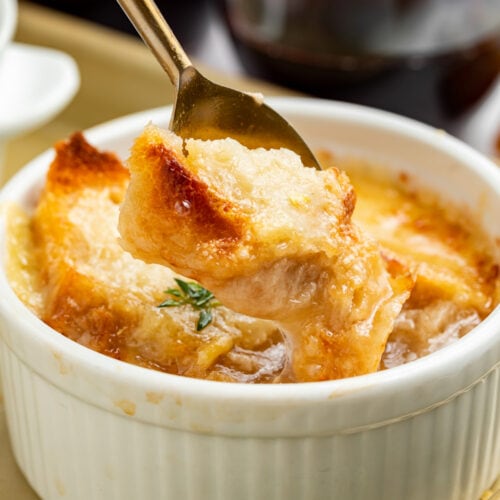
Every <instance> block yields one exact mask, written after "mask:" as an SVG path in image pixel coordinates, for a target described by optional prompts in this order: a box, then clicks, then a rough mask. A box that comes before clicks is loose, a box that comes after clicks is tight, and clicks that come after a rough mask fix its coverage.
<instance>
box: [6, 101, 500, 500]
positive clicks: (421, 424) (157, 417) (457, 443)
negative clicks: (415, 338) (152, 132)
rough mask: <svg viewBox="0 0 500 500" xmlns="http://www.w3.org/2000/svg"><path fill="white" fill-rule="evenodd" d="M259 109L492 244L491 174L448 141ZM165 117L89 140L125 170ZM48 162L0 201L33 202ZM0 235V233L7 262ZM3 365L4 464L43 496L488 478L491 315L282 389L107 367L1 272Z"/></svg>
mask: <svg viewBox="0 0 500 500" xmlns="http://www.w3.org/2000/svg"><path fill="white" fill-rule="evenodd" d="M270 103H271V104H272V105H273V106H274V107H275V108H276V109H277V110H278V111H279V112H281V113H283V114H284V115H285V116H287V117H288V118H289V119H290V121H291V122H292V123H293V124H294V125H295V126H296V127H297V128H298V129H299V131H300V132H301V133H302V134H303V135H304V136H305V137H306V138H307V140H308V141H309V142H310V143H311V145H312V146H313V147H314V148H317V147H321V148H322V147H327V148H329V149H331V150H333V151H334V152H335V153H336V154H338V155H349V156H356V157H360V158H366V159H369V160H370V161H371V162H374V163H375V164H378V165H384V166H385V167H386V168H387V169H388V170H389V171H391V172H394V173H396V172H400V171H401V170H404V171H405V172H407V173H409V174H410V176H411V177H414V178H415V180H416V184H418V185H421V186H427V187H432V188H433V189H434V190H436V191H438V192H440V193H442V196H443V198H444V199H447V200H450V201H451V202H453V203H460V204H461V205H464V206H466V207H468V209H469V211H470V212H471V213H472V214H473V215H474V216H475V220H476V221H477V224H478V225H481V226H483V227H484V228H485V229H486V230H487V231H488V233H489V234H491V236H492V237H494V238H497V241H500V240H498V238H500V225H499V222H498V220H499V219H498V216H499V214H500V172H499V171H498V168H497V167H495V166H494V165H493V164H492V163H491V162H490V161H489V160H487V159H486V158H484V157H482V156H481V155H479V154H478V153H476V152H474V151H473V150H472V149H470V148H469V147H467V146H465V145H464V144H462V143H460V142H458V141H457V140H454V139H453V138H451V137H449V136H447V135H446V134H444V133H442V132H439V131H436V130H434V129H431V128H428V127H426V126H423V125H421V124H418V123H415V122H413V121H410V120H407V119H404V118H400V117H397V116H394V115H390V114H387V113H383V112H379V111H375V110H370V109H366V108H361V107H357V106H352V105H346V104H338V103H332V102H325V101H317V100H309V99H304V100H301V99H273V100H270ZM168 114H169V110H167V109H160V110H153V111H148V112H144V113H141V114H138V115H133V116H130V117H125V118H123V119H119V120H115V121H113V122H110V123H108V124H105V125H102V126H100V127H97V128H95V129H93V130H91V131H89V132H88V133H87V137H88V138H89V139H90V141H91V142H93V143H94V144H95V145H97V146H99V147H104V148H108V149H111V150H114V151H117V152H118V153H119V154H120V155H121V156H122V157H126V155H127V150H128V148H129V146H130V145H131V142H132V139H133V137H134V136H135V135H136V134H138V132H139V131H140V130H141V129H142V127H143V126H144V125H145V124H146V123H147V122H149V121H153V122H156V123H158V124H160V125H166V124H167V122H168ZM52 156H53V153H52V152H51V151H49V152H47V153H45V154H43V155H41V156H40V157H38V158H36V159H35V160H34V161H32V162H31V163H30V164H29V165H28V166H27V167H26V168H25V169H23V170H22V171H21V172H20V173H19V174H18V175H17V176H15V177H14V178H13V179H12V180H11V181H10V182H9V183H8V185H7V186H6V187H5V188H4V190H3V192H2V193H1V195H0V201H6V200H15V201H18V202H20V203H27V204H29V202H30V200H32V199H33V195H34V193H35V192H36V191H37V190H38V189H39V186H40V185H41V183H42V181H43V174H44V171H45V169H46V168H47V166H48V164H49V162H50V160H51V158H52ZM5 237H6V236H5V234H4V228H0V247H1V258H2V261H4V260H5V255H4V254H5V249H4V247H5ZM0 320H1V323H0V328H1V337H0V338H1V340H0V368H1V373H2V380H3V390H4V399H5V406H6V412H7V420H8V427H9V431H10V436H11V441H12V446H13V449H14V454H15V456H16V459H17V461H18V463H19V465H20V467H21V469H22V470H23V472H24V474H25V475H26V477H27V478H28V481H29V482H30V483H31V485H32V486H33V488H34V489H35V490H36V491H37V492H38V494H39V495H40V496H42V497H43V498H47V499H52V498H61V497H64V498H71V499H82V500H87V499H90V498H91V499H106V500H107V499H120V500H124V499H156V498H161V499H190V500H194V499H204V500H208V499H214V500H233V499H239V500H240V499H257V500H260V499H282V500H285V499H286V500H291V499H306V500H313V499H318V500H322V499H328V498H336V499H348V500H351V499H352V500H357V499H359V500H361V499H363V500H367V499H370V500H391V499H394V500H401V499H405V500H411V499H414V500H416V499H418V500H429V499H431V500H433V499H436V500H448V499H466V500H476V499H477V498H478V497H479V495H480V494H481V492H482V491H483V490H484V489H486V488H487V487H488V486H489V485H490V484H491V483H492V482H493V480H494V479H495V477H496V476H497V475H498V474H499V472H500V434H499V430H500V397H499V395H498V393H499V379H500V371H499V361H500V308H497V309H496V310H495V311H494V312H493V313H492V314H491V315H490V316H489V317H488V318H487V319H486V320H485V321H483V322H482V323H481V324H480V325H479V326H478V327H477V328H475V329H474V330H473V331H472V332H471V333H469V334H468V335H466V336H465V337H464V338H463V339H461V340H460V341H458V342H456V343H455V344H453V345H451V346H449V347H446V348H444V349H442V350H441V351H439V352H436V353H434V354H431V355H429V356H427V357H425V358H422V359H419V360H417V361H415V362H412V363H409V364H407V365H404V366H400V367H397V368H393V369H390V370H387V371H384V372H378V373H375V374H371V375H366V376H362V377H356V378H351V379H345V380H339V381H330V382H320V383H309V384H288V385H274V386H273V385H253V386H252V385H241V384H226V383H221V382H211V381H203V380H194V379H189V378H183V377H178V376H172V375H167V374H163V373H159V372H155V371H150V370H147V369H144V368H140V367H137V366H132V365H128V364H125V363H122V362H120V361H116V360H114V359H110V358H107V357H105V356H103V355H100V354H98V353H95V352H93V351H91V350H88V349H86V348H85V347H82V346H80V345H78V344H76V343H74V342H72V341H70V340H68V339H67V338H65V337H63V336H62V335H60V334H58V333H57V332H55V331H53V330H52V329H50V328H49V327H48V326H46V325H45V324H43V323H42V322H41V321H40V320H39V319H38V318H36V317H35V316H34V315H33V314H31V313H30V312H29V311H28V310H27V309H26V308H25V307H24V305H23V304H22V303H21V302H20V301H19V300H18V299H17V298H16V296H15V295H14V293H13V292H12V290H11V289H10V287H9V285H8V283H7V281H6V277H5V274H4V272H3V270H0Z"/></svg>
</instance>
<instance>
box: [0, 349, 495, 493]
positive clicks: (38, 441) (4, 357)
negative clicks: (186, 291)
mask: <svg viewBox="0 0 500 500" xmlns="http://www.w3.org/2000/svg"><path fill="white" fill-rule="evenodd" d="M0 353H1V357H0V367H1V371H2V378H3V380H4V397H5V399H6V400H8V401H9V404H8V405H7V407H6V409H7V420H8V426H9V430H10V435H11V440H12V446H13V450H14V454H15V457H16V460H17V461H18V464H19V466H20V467H21V470H22V471H23V473H24V474H25V475H26V477H27V479H28V481H29V482H30V484H31V485H32V486H33V488H34V489H35V491H36V492H37V493H38V494H39V495H40V496H41V497H42V498H44V499H60V498H71V499H72V500H88V499H89V498H92V499H96V500H97V499H106V500H108V499H109V500H114V499H116V500H127V499H130V500H136V499H139V498H162V499H179V498H182V499H185V500H201V499H203V500H207V499H213V500H233V499H235V498H238V499H241V500H247V499H248V500H251V499H264V498H266V499H275V500H294V499H304V500H313V499H318V500H320V499H321V500H322V499H325V498H346V499H347V498H348V499H352V500H366V499H367V498H370V499H371V500H398V499H403V498H404V499H407V500H427V499H439V500H476V499H478V498H479V496H480V494H481V492H482V491H484V490H485V489H486V488H487V487H488V486H489V485H490V484H491V483H492V482H493V481H494V479H495V477H496V474H497V473H498V470H500V433H499V431H500V429H499V426H498V425H497V423H498V421H499V419H500V398H499V397H498V393H499V390H500V387H499V381H500V369H499V368H498V367H496V368H494V369H493V370H491V371H490V372H489V373H488V374H487V375H486V376H485V377H484V378H483V379H481V380H479V381H477V383H476V384H474V385H473V386H472V387H470V388H468V390H466V391H464V392H463V393H461V394H458V395H456V396H455V397H453V398H451V399H450V400H449V401H446V402H443V404H441V405H439V406H437V407H435V408H430V409H428V410H427V411H424V412H422V413H420V414H417V415H415V416H413V417H409V418H405V419H402V420H401V421H399V422H387V423H385V424H383V425H381V426H374V427H373V428H367V429H364V430H358V431H353V432H352V433H349V432H347V433H337V434H333V435H324V436H314V437H307V436H305V437H291V438H287V437H281V438H268V437H266V438H258V437H248V436H224V435H216V434H205V433H203V432H194V431H192V432H186V431H182V430H178V429H172V428H168V427H167V426H165V427H162V426H157V425H151V424H149V423H147V422H144V421H142V420H140V419H137V418H135V417H134V416H133V415H127V414H126V410H127V409H126V407H124V414H123V415H122V416H119V415H116V414H113V413H110V412H108V411H106V410H104V409H102V408H99V407H97V406H95V405H92V404H89V403H87V402H85V401H83V400H81V399H79V398H76V397H74V396H73V395H71V394H68V393H66V392H64V391H62V390H60V389H59V388H58V387H57V386H55V385H53V384H52V383H50V382H48V381H47V380H45V379H44V378H43V377H41V376H39V375H38V374H36V373H35V372H34V370H32V369H31V368H29V367H27V366H26V365H25V364H24V363H23V362H22V361H20V360H19V358H18V357H17V356H16V355H15V354H14V353H13V352H12V351H11V350H10V349H9V348H8V347H7V345H6V344H5V343H4V342H0ZM103 383H104V382H103ZM492 403H493V404H492ZM366 411H368V412H369V411H370V408H367V409H366ZM353 471H354V474H353ZM356 478H357V480H356Z"/></svg>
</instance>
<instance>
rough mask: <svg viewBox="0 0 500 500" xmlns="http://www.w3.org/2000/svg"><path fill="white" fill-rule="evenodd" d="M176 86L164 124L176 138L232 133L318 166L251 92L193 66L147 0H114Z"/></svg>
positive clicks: (249, 143)
mask: <svg viewBox="0 0 500 500" xmlns="http://www.w3.org/2000/svg"><path fill="white" fill-rule="evenodd" d="M117 1H118V3H119V4H120V6H121V7H122V9H123V10H124V11H125V13H126V14H127V16H128V18H129V19H130V21H131V22H132V24H133V25H134V26H135V28H136V30H137V31H138V33H139V34H140V35H141V37H142V39H143V40H144V42H145V43H146V45H148V46H149V48H150V49H151V51H152V52H153V54H154V55H155V56H156V58H157V59H158V61H159V62H160V64H161V66H162V67H163V69H164V70H165V71H166V73H167V74H168V76H169V78H170V81H171V82H172V84H173V85H174V86H175V87H176V88H177V97H176V100H175V104H174V110H173V113H172V119H171V122H170V129H171V130H172V131H173V132H175V133H176V134H177V135H179V136H180V137H182V138H185V139H187V138H195V139H205V140H208V139H224V138H226V137H232V138H233V139H236V140H237V141H239V142H240V143H242V144H243V145H245V146H247V147H248V148H251V149H253V148H257V147H266V148H280V147H283V148H287V149H291V150H292V151H294V152H295V153H297V154H298V155H299V156H300V157H301V159H302V162H303V164H304V165H306V166H308V167H314V168H317V169H318V170H320V169H321V167H320V166H319V163H318V161H317V160H316V158H315V157H314V155H313V154H312V152H311V150H310V149H309V147H308V146H307V145H306V143H305V142H304V140H303V139H302V138H301V137H300V135H299V134H298V133H297V132H296V131H295V130H294V129H293V127H292V126H291V125H290V124H289V123H288V122H287V121H286V120H285V119H284V118H283V117H281V116H280V115H279V114H278V113H276V112H275V111H274V110H272V109H271V108H270V107H268V106H266V105H265V104H264V103H263V102H262V101H263V98H262V96H260V95H257V94H247V93H244V92H239V91H237V90H233V89H230V88H227V87H223V86H221V85H217V84H215V83H213V82H211V81H210V80H208V79H207V78H205V77H204V76H203V75H202V74H201V73H200V72H199V71H197V70H196V68H194V66H193V64H192V63H191V61H190V60H189V58H188V56H187V55H186V53H185V52H184V50H183V49H182V47H181V45H180V43H179V42H178V40H177V39H176V38H175V35H174V34H173V32H172V30H171V29H170V27H169V26H168V24H167V22H166V21H165V19H164V18H163V16H162V14H161V12H160V11H159V9H158V7H157V6H156V4H155V3H154V1H153V0H117Z"/></svg>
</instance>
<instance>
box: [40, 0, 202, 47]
mask: <svg viewBox="0 0 500 500" xmlns="http://www.w3.org/2000/svg"><path fill="white" fill-rule="evenodd" d="M34 1H35V2H36V3H38V4H41V5H45V6H47V7H50V8H52V9H56V10H59V11H61V12H65V13H67V14H71V15H74V16H78V17H81V18H83V19H87V20H89V21H93V22H96V23H99V24H102V25H104V26H107V27H110V28H114V29H117V30H120V31H124V32H126V33H130V34H132V35H137V32H136V31H135V28H134V27H133V26H132V24H131V23H130V21H129V20H128V19H127V16H126V15H125V13H124V12H123V10H122V9H121V7H120V6H119V4H118V3H117V2H116V0H34ZM156 4H157V5H158V7H159V9H160V10H161V11H162V13H163V15H164V16H165V19H167V21H168V23H169V24H170V27H171V28H172V30H173V31H174V33H175V35H176V36H177V38H178V39H179V41H180V42H181V43H182V45H183V46H184V48H185V49H186V50H187V51H193V50H195V49H196V47H197V45H198V44H199V43H201V42H202V38H203V37H202V34H203V32H204V31H205V29H206V27H207V22H206V16H207V11H208V8H207V7H208V0H182V1H180V2H172V1H167V0H156ZM137 36H138V35H137Z"/></svg>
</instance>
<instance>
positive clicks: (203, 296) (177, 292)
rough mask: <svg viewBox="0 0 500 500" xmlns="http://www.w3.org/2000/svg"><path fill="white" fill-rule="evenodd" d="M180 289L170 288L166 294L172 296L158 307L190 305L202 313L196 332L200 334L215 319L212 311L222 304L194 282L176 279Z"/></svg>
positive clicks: (208, 291)
mask: <svg viewBox="0 0 500 500" xmlns="http://www.w3.org/2000/svg"><path fill="white" fill-rule="evenodd" d="M174 279H175V282H176V283H177V286H178V288H169V289H168V290H165V293H166V294H168V295H170V298H168V299H166V300H164V301H163V302H162V303H161V304H159V305H158V307H178V306H183V305H190V306H191V307H193V309H196V310H198V311H200V315H199V317H198V321H197V323H196V331H197V332H199V331H201V330H203V328H205V327H206V326H208V325H209V324H210V323H211V322H212V319H213V316H212V309H213V308H214V307H218V306H220V305H221V304H220V302H218V301H217V299H216V298H215V297H214V294H213V293H212V292H211V291H210V290H207V289H206V288H203V287H202V286H201V285H199V284H198V283H195V282H194V281H184V280H181V279H179V278H174Z"/></svg>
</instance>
